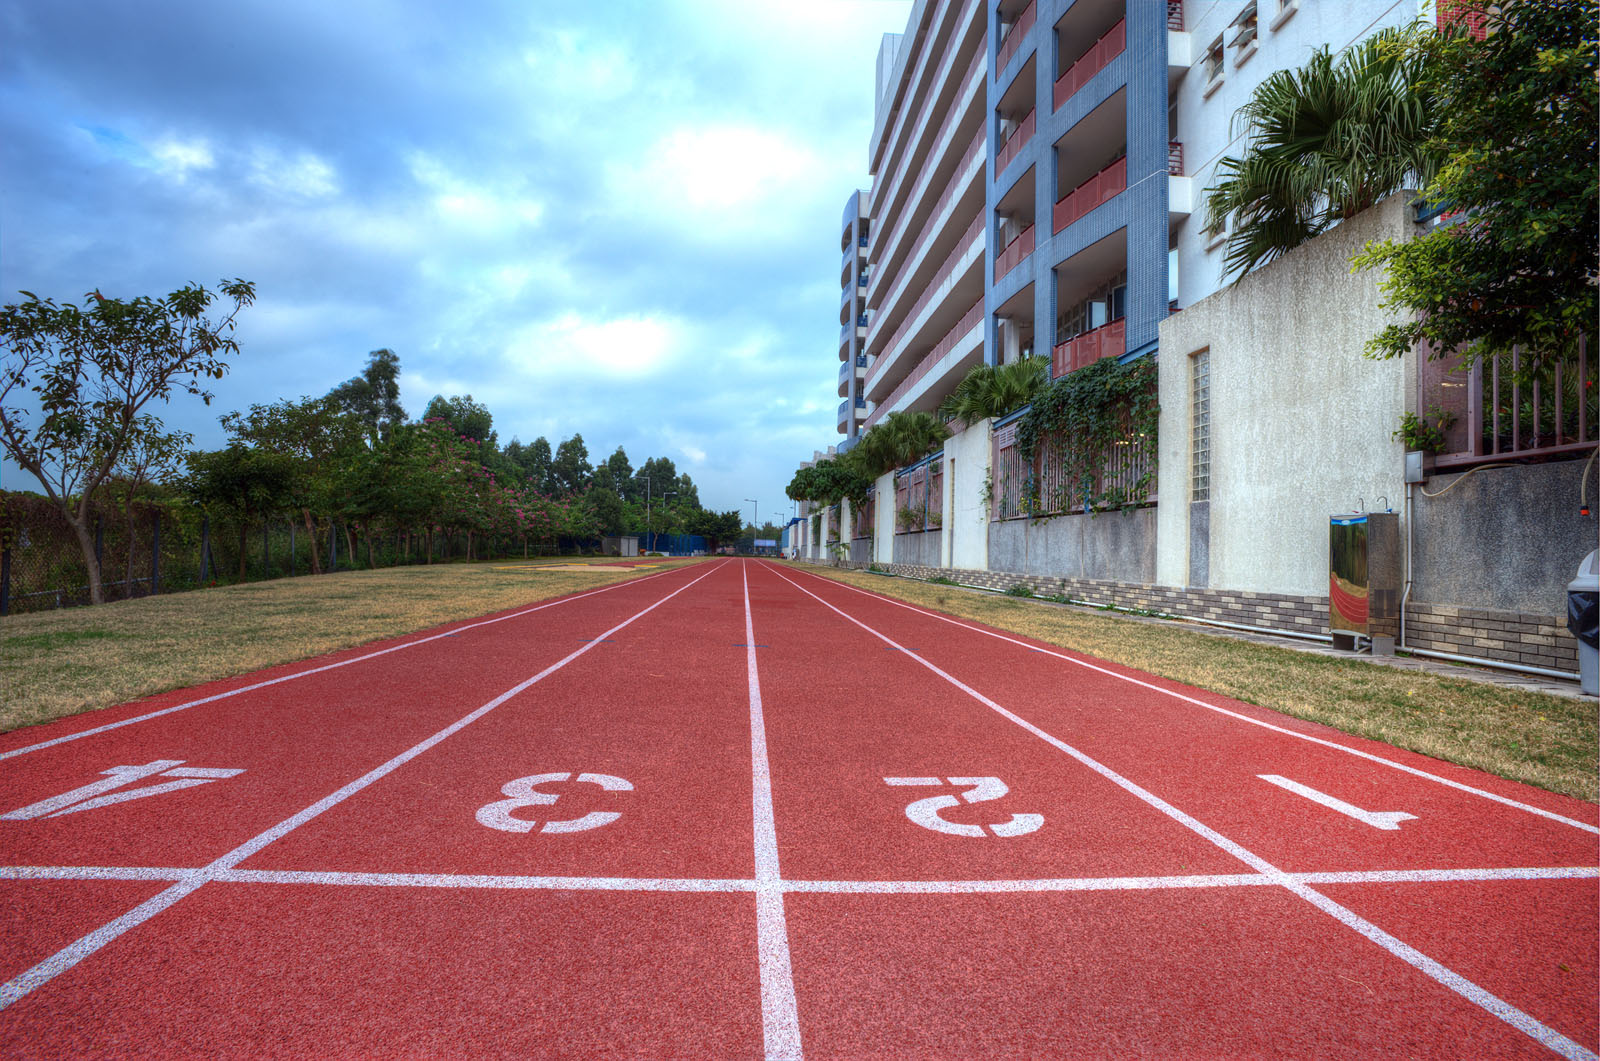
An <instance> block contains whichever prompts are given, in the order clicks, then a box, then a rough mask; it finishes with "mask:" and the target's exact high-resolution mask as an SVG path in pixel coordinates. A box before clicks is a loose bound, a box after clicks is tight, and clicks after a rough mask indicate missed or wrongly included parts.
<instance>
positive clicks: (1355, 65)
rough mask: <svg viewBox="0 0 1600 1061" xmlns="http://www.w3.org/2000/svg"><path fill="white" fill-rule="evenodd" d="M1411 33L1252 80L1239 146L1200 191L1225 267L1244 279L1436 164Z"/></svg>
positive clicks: (1430, 110)
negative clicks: (1219, 236) (1223, 232)
mask: <svg viewBox="0 0 1600 1061" xmlns="http://www.w3.org/2000/svg"><path fill="white" fill-rule="evenodd" d="M1424 35H1426V34H1424V33H1423V32H1421V31H1418V30H1403V31H1402V30H1385V31H1383V32H1380V33H1378V34H1375V35H1374V36H1372V37H1369V38H1367V39H1366V40H1364V41H1361V42H1359V43H1357V44H1355V45H1352V46H1351V47H1349V48H1347V49H1345V50H1344V51H1343V52H1341V53H1340V54H1339V55H1338V57H1337V58H1335V57H1334V56H1333V55H1332V54H1330V53H1329V51H1328V49H1327V47H1326V46H1324V47H1323V48H1322V49H1320V50H1319V51H1317V52H1315V53H1313V54H1312V56H1311V59H1310V61H1309V62H1307V63H1306V65H1305V66H1303V67H1301V68H1300V69H1298V70H1279V71H1276V72H1274V73H1271V74H1269V75H1267V77H1266V79H1265V80H1263V81H1262V82H1261V84H1260V85H1258V86H1256V89H1255V91H1254V92H1253V93H1252V94H1251V97H1250V100H1249V102H1247V103H1246V104H1245V105H1244V106H1243V107H1241V108H1240V109H1239V112H1238V114H1237V115H1236V116H1235V122H1236V123H1237V124H1238V125H1240V126H1242V130H1243V133H1244V136H1245V146H1244V151H1243V153H1242V154H1241V155H1240V156H1239V157H1237V158H1235V157H1233V156H1231V155H1230V156H1226V157H1224V158H1223V159H1222V160H1221V161H1220V162H1218V163H1217V168H1216V171H1215V180H1216V183H1215V184H1214V185H1212V186H1211V187H1210V188H1207V189H1206V192H1205V195H1206V215H1207V219H1208V223H1209V225H1210V227H1212V228H1220V227H1222V226H1223V225H1224V224H1226V225H1227V228H1228V251H1227V255H1226V256H1225V258H1224V259H1223V274H1224V275H1225V276H1226V275H1230V274H1233V273H1237V274H1238V275H1239V276H1243V275H1245V274H1246V273H1248V272H1250V270H1252V269H1254V268H1256V267H1257V266H1259V265H1265V264H1267V263H1268V262H1271V261H1273V260H1275V259H1277V258H1279V257H1281V256H1282V255H1283V254H1285V253H1286V252H1288V251H1289V250H1292V249H1293V248H1295V247H1298V246H1299V245H1300V244H1302V243H1304V242H1306V241H1307V240H1309V239H1312V238H1314V237H1315V236H1317V235H1319V234H1320V233H1322V232H1325V231H1327V230H1328V229H1329V228H1332V227H1333V226H1334V225H1336V224H1338V223H1339V222H1340V221H1342V220H1344V219H1345V218H1349V217H1354V216H1355V215H1356V214H1359V213H1361V212H1362V211H1363V210H1366V209H1367V208H1368V207H1370V206H1372V205H1373V204H1374V203H1376V202H1377V201H1378V200H1380V199H1382V198H1384V197H1385V196H1387V195H1390V194H1392V193H1393V192H1396V191H1399V190H1400V189H1401V188H1405V187H1408V186H1409V187H1417V186H1418V185H1419V184H1420V183H1421V182H1425V181H1427V180H1428V179H1429V178H1430V177H1432V175H1433V173H1434V172H1435V170H1436V169H1437V168H1438V160H1439V154H1438V150H1437V148H1436V147H1435V146H1434V145H1433V144H1432V143H1431V142H1430V137H1431V136H1432V135H1433V132H1434V128H1435V125H1436V122H1437V118H1438V108H1437V105H1436V104H1435V102H1434V101H1432V100H1431V98H1430V96H1429V93H1428V90H1427V88H1426V86H1425V85H1424V84H1423V83H1422V80H1421V66H1422V64H1421V62H1420V61H1419V59H1418V57H1417V54H1416V52H1415V50H1414V44H1413V43H1412V42H1415V41H1416V40H1418V39H1419V38H1420V37H1422V36H1424Z"/></svg>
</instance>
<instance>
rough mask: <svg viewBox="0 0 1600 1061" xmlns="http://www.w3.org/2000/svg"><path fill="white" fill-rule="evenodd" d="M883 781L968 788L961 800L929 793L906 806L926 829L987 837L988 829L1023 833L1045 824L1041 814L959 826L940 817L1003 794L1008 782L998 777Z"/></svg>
mask: <svg viewBox="0 0 1600 1061" xmlns="http://www.w3.org/2000/svg"><path fill="white" fill-rule="evenodd" d="M883 781H884V784H886V785H904V786H916V787H928V788H932V787H938V786H943V785H945V784H946V783H948V784H951V785H955V786H956V787H957V788H965V789H966V791H965V792H963V793H961V798H960V799H957V798H956V797H955V796H953V795H949V794H946V795H942V796H929V797H928V798H926V799H919V800H917V801H916V802H914V803H912V804H910V805H908V806H907V807H906V817H907V818H910V819H911V820H912V821H914V822H916V823H917V824H918V825H920V826H922V827H923V828H924V829H932V830H933V831H934V832H936V833H946V834H948V835H950V836H984V835H986V834H985V833H984V829H985V828H987V829H988V830H989V831H990V832H992V833H993V834H994V835H996V836H1023V835H1025V834H1027V833H1031V832H1033V831H1034V830H1035V829H1037V828H1039V827H1040V826H1041V825H1043V824H1044V815H1042V814H1013V815H1012V816H1011V820H1010V821H1008V822H1001V823H1000V824H999V825H989V826H982V825H959V824H957V823H955V822H947V821H945V820H944V819H943V818H941V817H940V816H939V812H940V811H942V810H948V809H949V808H951V807H959V806H961V804H962V802H963V801H965V802H967V803H982V802H984V801H986V800H991V799H999V798H1000V797H1001V796H1004V795H1005V794H1006V793H1007V792H1009V791H1010V789H1008V788H1006V783H1005V782H1004V781H1002V780H1000V779H999V778H998V777H945V778H939V777H886V778H884V779H883Z"/></svg>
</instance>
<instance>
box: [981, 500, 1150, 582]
mask: <svg viewBox="0 0 1600 1061" xmlns="http://www.w3.org/2000/svg"><path fill="white" fill-rule="evenodd" d="M989 567H990V568H991V569H993V570H995V571H1015V572H1019V573H1023V574H1030V575H1053V576H1056V577H1059V578H1090V579H1101V580H1107V581H1115V582H1153V581H1155V569H1156V513H1155V509H1153V508H1138V509H1134V510H1132V511H1131V512H1102V513H1100V514H1099V515H1096V516H1082V515H1078V516H1053V517H1051V518H1050V519H1046V520H1038V521H1035V520H1030V519H1008V520H1001V521H1000V522H997V523H991V524H989Z"/></svg>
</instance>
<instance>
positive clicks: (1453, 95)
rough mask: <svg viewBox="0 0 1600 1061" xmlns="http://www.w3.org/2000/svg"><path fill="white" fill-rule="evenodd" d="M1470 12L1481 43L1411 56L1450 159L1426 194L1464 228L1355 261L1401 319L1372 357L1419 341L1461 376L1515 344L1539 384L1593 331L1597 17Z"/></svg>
mask: <svg viewBox="0 0 1600 1061" xmlns="http://www.w3.org/2000/svg"><path fill="white" fill-rule="evenodd" d="M1471 7H1472V9H1474V10H1475V11H1476V13H1477V14H1479V15H1481V16H1482V17H1483V19H1484V20H1485V21H1486V22H1487V28H1488V33H1487V35H1486V36H1484V38H1483V39H1482V40H1478V39H1474V37H1473V36H1472V35H1470V34H1468V33H1465V32H1461V31H1456V32H1446V33H1440V34H1438V35H1436V36H1433V37H1427V38H1422V39H1419V40H1417V41H1414V42H1412V47H1411V53H1410V57H1411V59H1413V60H1416V61H1420V62H1422V64H1423V70H1424V75H1423V84H1424V87H1425V88H1426V90H1427V91H1428V93H1429V94H1430V95H1431V96H1432V97H1433V99H1434V106H1435V108H1436V109H1437V111H1438V113H1439V124H1438V128H1437V131H1436V133H1435V136H1434V138H1433V141H1432V144H1431V146H1432V148H1433V149H1434V150H1436V151H1438V152H1439V153H1440V154H1441V155H1442V156H1443V157H1444V159H1445V161H1444V165H1443V166H1442V168H1441V169H1440V170H1439V172H1438V175H1437V176H1436V177H1435V178H1434V179H1433V181H1432V182H1430V183H1429V184H1428V185H1427V187H1426V188H1425V189H1424V196H1425V197H1426V198H1427V199H1428V201H1430V202H1432V203H1436V204H1440V205H1441V206H1444V207H1446V208H1448V209H1449V210H1451V211H1453V212H1454V213H1455V215H1456V217H1457V218H1458V219H1459V220H1457V221H1456V223H1454V224H1450V225H1446V226H1444V227H1440V228H1437V229H1435V230H1433V231H1432V232H1429V233H1427V234H1426V235H1424V236H1422V237H1420V238H1417V239H1411V240H1404V241H1388V242H1379V243H1373V244H1370V245H1369V246H1368V247H1367V249H1366V252H1365V253H1363V254H1361V255H1358V256H1357V257H1356V258H1355V259H1354V261H1355V264H1356V266H1357V267H1358V268H1362V269H1377V268H1382V269H1385V270H1386V273H1385V276H1384V278H1383V280H1382V286H1383V290H1384V292H1385V294H1386V296H1387V301H1386V302H1385V305H1386V306H1387V307H1388V308H1391V309H1397V310H1401V311H1402V315H1401V319H1400V320H1399V321H1398V322H1397V323H1395V324H1391V325H1389V326H1388V327H1386V328H1384V329H1383V330H1382V331H1381V332H1379V333H1378V334H1377V335H1376V336H1375V337H1374V338H1373V339H1372V340H1371V341H1370V342H1369V343H1368V344H1367V352H1368V353H1369V354H1372V355H1374V356H1377V357H1399V356H1402V355H1404V354H1405V353H1407V352H1408V351H1410V350H1411V349H1413V348H1414V347H1415V346H1416V345H1417V344H1419V343H1422V342H1428V343H1431V344H1433V348H1434V349H1435V350H1436V351H1439V352H1440V353H1441V354H1442V355H1448V354H1452V353H1457V354H1460V355H1461V356H1462V357H1463V359H1464V362H1465V363H1466V364H1470V363H1471V362H1472V361H1474V360H1477V359H1480V358H1497V357H1502V356H1504V355H1508V354H1509V353H1510V352H1511V350H1512V348H1513V347H1515V346H1521V347H1522V348H1523V353H1522V361H1521V364H1522V367H1523V369H1524V373H1525V375H1526V376H1528V377H1532V378H1538V377H1540V376H1544V377H1546V378H1549V377H1550V376H1553V367H1554V365H1555V364H1556V362H1558V361H1559V360H1561V359H1562V358H1564V357H1566V356H1568V355H1570V354H1571V353H1572V352H1573V351H1575V349H1576V347H1577V339H1578V336H1579V334H1580V333H1582V332H1584V331H1587V332H1588V333H1589V334H1590V336H1591V337H1592V336H1593V335H1594V334H1595V322H1596V320H1597V318H1600V302H1597V299H1596V292H1597V290H1600V287H1597V283H1600V278H1597V275H1596V263H1597V262H1600V235H1597V233H1600V216H1597V202H1600V170H1597V167H1596V164H1595V157H1596V154H1597V150H1600V143H1597V138H1596V129H1597V128H1600V106H1597V104H1600V87H1597V82H1596V37H1595V24H1596V22H1597V20H1600V4H1597V3H1596V2H1595V0H1539V2H1538V3H1516V4H1504V5H1496V6H1495V7H1493V8H1490V9H1488V10H1487V11H1485V10H1484V5H1483V4H1481V3H1480V4H1473V5H1471ZM1467 21H1472V19H1471V18H1470V16H1469V19H1468V20H1467ZM1592 341H1593V339H1592V338H1591V342H1592ZM1590 349H1591V350H1593V346H1591V347H1590ZM1509 367H1510V366H1509V364H1507V365H1506V366H1505V369H1507V370H1508V369H1509ZM1552 382H1553V380H1552Z"/></svg>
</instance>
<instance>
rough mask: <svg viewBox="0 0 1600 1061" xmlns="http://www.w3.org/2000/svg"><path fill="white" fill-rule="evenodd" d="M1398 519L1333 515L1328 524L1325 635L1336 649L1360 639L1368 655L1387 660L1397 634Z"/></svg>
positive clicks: (1387, 514)
mask: <svg viewBox="0 0 1600 1061" xmlns="http://www.w3.org/2000/svg"><path fill="white" fill-rule="evenodd" d="M1400 566H1401V553H1400V517H1399V516H1397V515H1395V514H1394V513H1393V512H1357V513H1353V514H1350V515H1337V516H1334V517H1332V518H1331V519H1330V520H1329V522H1328V632H1329V633H1331V634H1332V635H1333V643H1334V646H1335V647H1336V648H1343V649H1349V650H1354V649H1357V648H1359V647H1361V645H1360V642H1361V640H1362V639H1366V641H1367V643H1368V645H1369V646H1370V648H1371V649H1372V652H1373V654H1374V655H1393V654H1394V639H1395V637H1396V635H1398V634H1399V632H1400V590H1401V585H1400V583H1401V571H1400Z"/></svg>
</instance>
